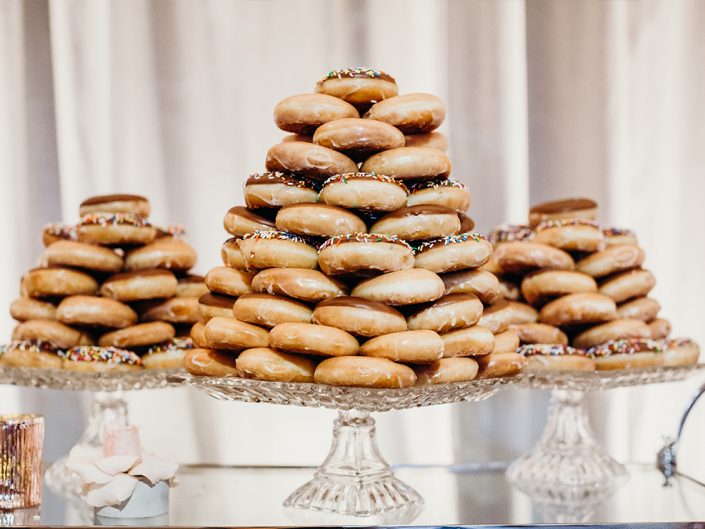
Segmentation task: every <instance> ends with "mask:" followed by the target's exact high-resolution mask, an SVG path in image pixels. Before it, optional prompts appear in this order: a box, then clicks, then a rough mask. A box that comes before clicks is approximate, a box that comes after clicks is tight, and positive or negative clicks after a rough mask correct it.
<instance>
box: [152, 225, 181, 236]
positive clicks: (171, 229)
mask: <svg viewBox="0 0 705 529" xmlns="http://www.w3.org/2000/svg"><path fill="white" fill-rule="evenodd" d="M154 229H155V230H157V237H172V238H174V239H183V238H185V237H186V230H185V229H184V227H183V226H181V225H180V224H167V225H166V226H156V225H155V226H154Z"/></svg>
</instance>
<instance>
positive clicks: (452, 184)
mask: <svg viewBox="0 0 705 529" xmlns="http://www.w3.org/2000/svg"><path fill="white" fill-rule="evenodd" d="M423 204H435V205H437V206H443V207H446V208H448V209H453V210H455V211H456V212H457V213H464V212H465V211H467V210H468V208H469V207H470V190H469V189H468V187H467V186H466V185H465V184H463V183H462V182H460V181H458V180H453V179H452V178H436V179H433V180H426V181H423V182H418V183H415V184H412V186H411V194H410V195H409V198H408V199H407V200H406V205H407V206H419V205H423Z"/></svg>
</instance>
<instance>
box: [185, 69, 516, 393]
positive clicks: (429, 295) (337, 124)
mask: <svg viewBox="0 0 705 529" xmlns="http://www.w3.org/2000/svg"><path fill="white" fill-rule="evenodd" d="M444 119H445V107H444V105H443V103H442V101H441V100H440V99H438V98H437V97H435V96H433V95H431V94H421V93H418V94H406V95H398V88H397V84H396V81H395V80H394V79H393V78H392V77H391V76H389V75H388V74H386V73H384V72H381V71H379V70H376V69H372V68H346V69H341V70H334V71H332V72H330V73H329V74H328V75H327V76H326V77H324V78H323V79H321V80H320V81H319V82H318V83H317V85H316V90H315V93H310V94H300V95H294V96H291V97H287V98H286V99H284V100H282V101H281V102H280V103H279V104H277V106H276V108H275V109H274V121H275V123H276V125H277V126H278V127H279V128H280V129H282V130H284V131H286V132H288V133H290V134H289V135H287V136H285V137H284V138H283V140H282V141H281V143H278V144H277V145H274V146H273V147H271V148H270V149H269V151H268V152H267V157H266V162H265V168H266V171H265V172H263V173H259V174H253V175H251V176H250V177H249V178H248V179H247V181H246V183H245V189H244V194H245V202H246V206H235V207H233V208H231V209H230V210H229V211H228V212H227V213H226V215H225V218H224V226H225V229H226V231H227V232H228V233H230V235H231V236H232V237H231V238H230V239H228V240H227V241H225V243H224V244H223V247H222V250H221V256H222V261H223V266H219V267H216V268H213V269H212V270H210V271H209V272H208V274H207V275H206V278H205V282H206V286H207V287H208V289H209V290H210V292H209V293H208V294H205V295H204V296H202V297H201V298H200V300H199V303H200V308H201V314H202V316H203V321H201V322H199V323H197V324H196V325H194V327H193V329H192V331H191V337H192V339H193V342H194V344H195V346H196V347H197V348H195V349H193V350H191V351H189V353H188V354H187V356H186V358H185V360H184V365H185V366H186V368H187V369H188V370H189V371H190V372H192V373H193V374H197V375H213V376H225V375H233V376H241V377H248V378H256V379H261V380H269V381H286V382H314V381H315V382H318V383H323V384H331V385H341V386H360V387H383V388H399V387H407V386H412V385H415V384H437V383H445V382H458V381H467V380H472V379H473V378H475V377H476V376H484V377H489V376H501V375H511V374H514V373H517V372H518V371H519V370H521V368H522V367H523V365H524V363H525V360H524V359H523V357H521V356H519V355H517V354H515V353H514V349H515V348H516V346H517V345H518V341H516V343H515V342H513V341H510V342H507V340H506V337H504V338H502V339H497V340H496V339H495V332H497V333H500V332H501V331H503V330H504V329H502V328H500V327H501V325H500V324H499V323H498V318H497V317H496V316H493V315H492V314H491V308H490V314H489V315H488V316H487V317H485V316H483V312H484V305H491V304H492V303H494V302H495V301H497V300H498V299H499V297H500V296H499V282H498V281H497V278H496V277H495V276H494V275H493V274H492V273H490V272H486V271H482V270H479V269H478V268H479V267H480V266H481V265H483V264H484V263H486V262H487V261H488V259H489V258H490V254H491V252H492V246H491V245H490V243H489V242H488V241H487V240H486V239H485V238H484V237H482V236H481V235H478V234H475V233H472V229H473V227H474V223H473V221H472V220H471V219H470V217H468V216H467V215H466V211H467V210H468V208H469V206H470V192H469V190H468V189H467V187H466V186H465V185H464V184H463V183H461V182H459V181H457V180H453V179H451V178H449V174H450V171H451V164H450V161H449V159H448V156H447V155H446V153H445V150H446V148H447V144H448V142H447V140H446V137H445V136H444V135H443V134H442V133H440V132H437V131H436V129H437V128H438V126H439V125H441V123H442V122H443V120H444ZM505 327H506V325H505ZM514 339H515V340H516V337H514Z"/></svg>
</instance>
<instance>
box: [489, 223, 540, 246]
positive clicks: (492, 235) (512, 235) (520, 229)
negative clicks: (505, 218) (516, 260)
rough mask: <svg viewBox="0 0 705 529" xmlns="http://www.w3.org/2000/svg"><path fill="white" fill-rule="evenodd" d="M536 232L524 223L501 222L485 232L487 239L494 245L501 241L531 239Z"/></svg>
mask: <svg viewBox="0 0 705 529" xmlns="http://www.w3.org/2000/svg"><path fill="white" fill-rule="evenodd" d="M535 236H536V233H535V232H534V230H533V229H532V228H531V226H526V225H525V224H503V225H502V226H499V227H497V228H494V229H492V231H490V232H489V233H488V234H487V240H488V241H490V242H491V243H492V245H494V246H496V245H497V244H499V243H502V242H517V241H531V240H533V239H534V237H535Z"/></svg>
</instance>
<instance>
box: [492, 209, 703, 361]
mask: <svg viewBox="0 0 705 529" xmlns="http://www.w3.org/2000/svg"><path fill="white" fill-rule="evenodd" d="M596 216H597V204H596V203H595V202H593V201H592V200H589V199H582V198H581V199H567V200H560V201H555V202H547V203H544V204H539V205H537V206H534V207H532V208H531V210H530V214H529V224H528V225H513V226H502V227H500V228H497V229H495V230H493V231H492V232H491V233H490V234H489V235H488V239H489V240H490V241H491V242H492V244H493V246H494V252H493V254H492V260H491V261H490V262H489V263H488V264H487V265H486V266H485V268H487V269H488V270H490V271H492V272H494V273H496V274H497V275H498V276H499V277H500V278H501V285H502V293H503V296H504V297H505V298H506V299H507V300H508V301H507V304H508V305H509V307H511V309H512V310H513V312H514V315H513V317H512V319H513V324H512V325H510V329H511V330H512V331H514V332H515V333H516V334H517V335H518V337H519V341H520V342H521V344H522V347H521V348H520V349H519V353H520V354H522V355H524V356H526V357H527V358H529V368H530V369H551V368H553V369H579V370H584V369H588V370H589V369H600V370H602V369H624V368H630V367H647V366H658V365H683V364H690V363H694V362H696V361H697V357H698V354H699V351H698V350H697V345H696V344H694V343H692V342H690V341H688V343H687V344H685V342H684V341H683V340H677V341H670V342H669V341H668V340H667V339H668V336H669V334H670V329H671V328H670V324H669V322H668V321H667V320H664V319H662V318H659V317H658V313H659V311H660V308H661V306H660V305H659V303H658V301H656V300H655V299H653V298H650V297H648V294H649V292H650V291H651V289H652V288H653V287H654V284H655V282H656V280H655V277H654V275H653V274H652V273H651V272H650V271H649V270H646V269H644V268H642V264H643V262H644V251H643V249H642V248H641V247H639V245H638V243H637V240H636V236H635V235H634V233H633V232H631V231H629V230H622V229H617V228H601V227H600V225H599V224H598V223H597V222H596V221H595V218H596ZM676 342H677V343H676ZM569 344H570V345H569ZM672 349H678V350H679V351H680V350H681V349H687V350H688V351H687V352H686V353H683V354H680V352H679V353H678V354H671V353H670V351H671V350H672ZM664 351H665V352H666V354H660V353H662V352H664ZM637 353H638V354H637ZM646 353H648V354H646ZM591 364H592V365H591Z"/></svg>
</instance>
